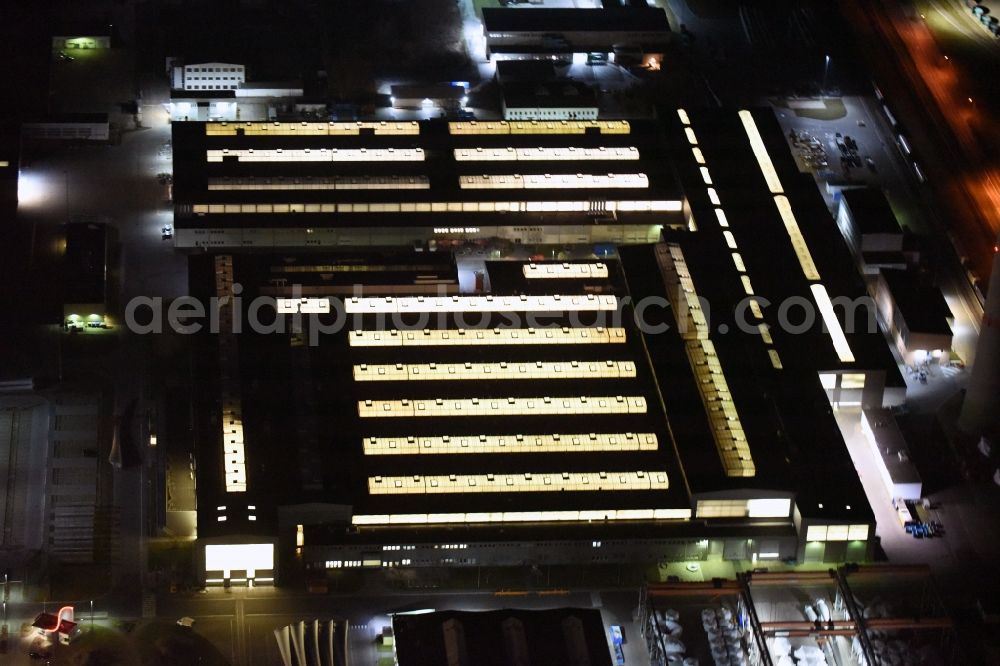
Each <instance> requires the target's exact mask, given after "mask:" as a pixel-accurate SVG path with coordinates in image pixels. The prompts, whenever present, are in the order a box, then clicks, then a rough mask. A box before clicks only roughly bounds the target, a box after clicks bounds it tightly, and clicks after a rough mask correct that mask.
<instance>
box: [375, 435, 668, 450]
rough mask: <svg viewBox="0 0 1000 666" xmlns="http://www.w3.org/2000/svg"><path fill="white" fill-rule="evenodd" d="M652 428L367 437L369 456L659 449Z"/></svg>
mask: <svg viewBox="0 0 1000 666" xmlns="http://www.w3.org/2000/svg"><path fill="white" fill-rule="evenodd" d="M658 448H659V442H658V441H657V438H656V435H655V434H653V433H651V432H641V433H634V432H626V433H593V432H592V433H589V434H582V433H581V434H574V435H560V434H553V435H478V436H477V435H460V436H451V437H449V436H443V437H366V438H365V441H364V451H365V455H366V456H384V455H419V454H428V455H438V454H442V455H456V454H481V453H516V454H520V453H569V452H577V453H589V452H595V451H656V450H657V449H658Z"/></svg>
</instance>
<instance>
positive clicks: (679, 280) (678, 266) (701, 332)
mask: <svg viewBox="0 0 1000 666" xmlns="http://www.w3.org/2000/svg"><path fill="white" fill-rule="evenodd" d="M656 260H657V263H658V264H659V265H660V271H661V273H662V274H663V278H664V282H665V283H666V285H665V286H666V288H667V298H668V299H669V300H670V305H671V306H672V307H673V310H674V318H675V319H677V320H678V321H677V327H678V332H679V333H680V334H681V337H683V338H685V339H694V338H707V337H708V321H707V320H706V318H705V313H704V311H703V310H702V307H701V300H700V299H699V298H698V293H697V292H696V291H695V288H694V281H693V280H692V279H691V274H690V273H689V272H688V267H687V262H686V261H685V260H684V253H683V252H682V251H681V247H680V245H677V244H676V243H670V244H668V245H661V246H658V247H657V252H656ZM682 313H683V314H682ZM682 316H683V319H679V318H680V317H682Z"/></svg>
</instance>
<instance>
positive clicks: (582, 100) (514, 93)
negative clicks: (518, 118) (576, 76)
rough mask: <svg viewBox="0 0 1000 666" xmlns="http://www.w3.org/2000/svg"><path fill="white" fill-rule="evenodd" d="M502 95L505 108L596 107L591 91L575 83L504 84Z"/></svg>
mask: <svg viewBox="0 0 1000 666" xmlns="http://www.w3.org/2000/svg"><path fill="white" fill-rule="evenodd" d="M502 94H503V102H504V106H506V107H507V108H512V107H513V108H524V107H528V108H533V107H581V108H582V107H596V106H597V95H595V94H594V91H593V89H592V88H591V87H590V86H587V85H585V84H583V83H579V82H576V81H566V80H563V81H549V82H546V83H505V84H503V88H502Z"/></svg>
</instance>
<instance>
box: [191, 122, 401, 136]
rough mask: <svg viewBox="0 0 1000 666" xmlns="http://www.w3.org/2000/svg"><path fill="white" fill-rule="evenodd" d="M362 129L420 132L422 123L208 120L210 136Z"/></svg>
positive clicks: (348, 132) (354, 131) (319, 133)
mask: <svg viewBox="0 0 1000 666" xmlns="http://www.w3.org/2000/svg"><path fill="white" fill-rule="evenodd" d="M362 129H366V130H372V131H373V132H374V133H375V134H376V135H379V134H383V135H411V136H412V135H417V134H420V123H418V122H416V121H408V122H389V121H381V122H353V123H338V122H328V123H310V122H300V123H282V122H269V123H263V122H242V123H240V122H235V123H228V122H218V123H205V134H206V135H207V136H237V135H238V134H240V133H242V134H243V135H245V136H356V135H358V134H360V133H361V130H362Z"/></svg>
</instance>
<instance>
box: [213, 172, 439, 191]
mask: <svg viewBox="0 0 1000 666" xmlns="http://www.w3.org/2000/svg"><path fill="white" fill-rule="evenodd" d="M430 188H431V183H430V180H429V179H428V178H427V176H327V177H319V178H254V177H248V178H209V179H208V189H209V190H224V191H235V190H249V191H262V190H429V189H430Z"/></svg>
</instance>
